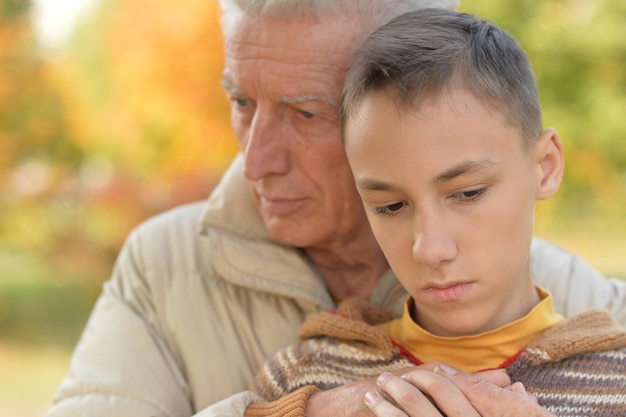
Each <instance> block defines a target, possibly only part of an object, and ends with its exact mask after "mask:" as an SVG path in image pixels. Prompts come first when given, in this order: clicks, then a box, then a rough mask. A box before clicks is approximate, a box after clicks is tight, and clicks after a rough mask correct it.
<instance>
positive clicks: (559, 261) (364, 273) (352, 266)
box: [47, 0, 626, 417]
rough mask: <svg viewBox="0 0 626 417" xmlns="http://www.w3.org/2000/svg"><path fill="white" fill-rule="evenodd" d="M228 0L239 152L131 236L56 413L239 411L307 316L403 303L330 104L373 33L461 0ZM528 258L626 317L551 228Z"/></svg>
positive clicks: (228, 79)
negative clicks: (201, 199)
mask: <svg viewBox="0 0 626 417" xmlns="http://www.w3.org/2000/svg"><path fill="white" fill-rule="evenodd" d="M221 4H222V8H223V21H222V23H223V32H224V37H225V47H226V65H225V69H224V77H223V85H224V88H225V90H226V92H227V94H228V97H229V98H230V100H231V102H232V124H233V128H234V130H235V132H236V135H237V138H238V140H239V143H240V145H241V155H240V156H238V157H237V158H236V159H235V160H234V161H233V163H232V165H231V167H230V168H229V170H228V171H227V172H226V173H225V175H224V177H223V179H222V181H221V183H220V184H219V185H218V187H217V188H216V189H215V190H214V192H213V193H212V195H211V196H210V198H209V200H208V201H207V202H206V203H198V204H192V205H188V206H184V207H180V208H177V209H174V210H172V211H170V212H168V213H165V214H162V215H160V216H157V217H156V218H153V219H150V220H148V221H147V222H145V223H144V224H142V225H141V226H139V227H138V228H137V229H136V230H135V231H134V232H133V233H132V234H131V235H130V236H129V238H128V240H127V242H126V244H125V246H124V248H123V249H122V251H121V253H120V256H119V258H118V261H117V263H116V267H115V270H114V272H113V276H112V278H111V280H110V281H108V282H107V283H106V284H105V286H104V289H103V292H102V295H101V296H100V298H99V300H98V302H97V304H96V306H95V308H94V311H93V313H92V316H91V318H90V320H89V322H88V324H87V327H86V329H85V331H84V333H83V335H82V337H81V340H80V342H79V344H78V346H77V347H76V350H75V352H74V355H73V358H72V361H71V364H70V370H69V373H68V376H67V377H66V378H65V379H64V381H63V382H62V384H61V386H60V388H59V391H58V393H57V396H56V398H55V404H54V406H53V407H52V408H51V409H50V410H49V412H48V414H47V416H48V417H53V416H54V417H56V416H68V415H81V416H122V415H128V416H130V415H132V416H163V417H166V416H167V417H172V416H177V417H189V416H191V415H198V416H213V415H224V414H227V413H229V414H232V415H238V414H243V410H244V409H245V408H246V406H247V405H248V403H250V402H252V401H253V400H254V398H252V396H251V394H250V393H247V392H245V390H246V389H247V388H248V386H249V385H250V383H251V381H252V379H253V377H254V375H255V373H256V371H257V370H258V368H259V367H260V366H261V364H262V363H263V362H264V360H265V358H267V357H268V356H269V355H271V354H272V353H274V352H275V351H276V350H278V349H279V348H280V347H283V346H285V345H287V344H290V343H292V342H294V341H295V340H296V337H297V335H296V332H297V329H298V328H299V326H300V324H301V323H302V322H303V320H304V319H305V318H306V317H308V316H310V315H311V314H313V313H316V312H319V311H320V310H323V309H330V308H333V307H334V306H335V302H336V301H337V300H341V299H344V298H346V297H350V296H358V297H362V298H368V299H369V300H370V301H372V302H373V303H375V304H377V305H379V306H381V307H384V308H387V309H390V310H392V311H394V312H395V313H396V314H399V313H400V311H401V308H402V304H403V301H404V300H405V298H406V293H405V292H404V290H403V289H402V287H401V285H400V284H399V283H398V282H397V281H396V279H395V277H394V276H393V275H392V273H391V272H390V271H389V267H388V264H387V262H386V260H385V258H384V256H383V254H382V252H381V250H380V249H379V247H378V246H377V244H376V242H375V240H374V237H373V235H372V233H371V230H370V228H369V225H368V223H367V220H366V216H365V213H364V211H363V208H362V206H361V203H360V200H359V197H358V194H357V193H356V191H355V188H354V184H353V180H352V176H351V173H350V170H349V167H348V164H347V161H346V156H345V153H344V150H343V147H342V141H341V131H340V127H339V126H340V124H339V120H338V116H337V104H338V101H339V95H340V91H341V88H342V84H343V80H344V75H345V71H346V69H347V67H348V65H349V63H350V59H351V51H352V49H353V47H354V46H355V45H356V44H357V43H358V42H359V41H361V40H362V39H363V38H364V37H365V36H366V35H367V34H368V33H370V32H371V31H372V30H373V29H375V28H376V27H378V26H380V25H381V24H383V23H385V22H386V21H388V20H389V19H390V18H392V17H394V16H396V15H399V14H401V13H403V12H405V11H407V10H411V9H416V8H424V7H446V8H453V7H454V6H455V1H454V0H439V1H436V0H386V1H383V0H320V1H311V0H291V1H285V0H282V1H278V0H274V1H272V0H266V1H261V0H221ZM532 256H533V274H534V279H535V280H536V281H537V282H538V283H539V284H540V285H542V286H544V287H545V288H547V289H548V290H550V291H551V292H552V293H553V294H554V297H555V300H554V301H555V306H556V309H557V310H558V311H559V312H560V313H562V314H564V315H567V316H570V315H572V314H575V313H577V312H579V311H581V310H584V309H587V308H589V307H593V306H596V307H604V308H608V309H610V310H611V311H612V312H613V313H614V315H616V316H617V317H618V318H619V319H620V320H621V321H622V322H626V307H625V305H626V302H625V300H626V284H624V283H622V282H620V281H609V280H605V279H604V278H603V277H601V276H599V275H598V274H597V273H596V272H595V271H594V270H593V269H592V268H590V267H589V266H588V265H587V264H586V263H585V262H584V261H583V260H581V259H579V258H576V257H575V256H572V255H571V254H568V253H566V252H564V251H562V250H560V249H558V248H556V247H554V246H551V245H549V244H547V243H544V242H540V241H535V242H534V244H533V253H532ZM371 387H373V382H372V381H363V383H362V384H361V385H358V384H357V385H356V386H350V387H346V391H345V392H344V395H339V394H337V393H335V394H334V397H332V398H328V397H323V394H324V393H319V395H320V396H319V397H318V401H311V404H312V405H313V406H314V407H313V408H311V409H310V410H309V412H310V415H311V416H313V415H315V414H316V413H325V414H326V415H328V414H329V410H332V414H333V415H348V414H349V413H350V412H352V411H355V408H358V407H359V404H356V403H355V401H362V400H361V399H362V398H363V396H362V395H360V396H357V395H353V393H354V392H355V390H357V391H358V392H363V393H364V392H365V391H366V390H367V389H371ZM466 388H467V389H469V390H471V389H472V386H471V385H470V386H469V387H464V388H463V389H466ZM498 389H499V388H498ZM233 394H235V395H233ZM231 395H232V397H230V398H228V399H227V400H226V402H222V403H220V404H215V405H214V403H216V402H218V401H219V400H221V399H224V398H226V397H229V396H231ZM316 395H317V394H316ZM345 398H348V399H356V400H353V401H343V400H344V399H345ZM337 402H339V404H337ZM224 410H227V411H224ZM356 411H357V412H360V411H362V410H356Z"/></svg>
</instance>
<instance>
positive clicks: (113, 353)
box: [45, 232, 192, 417]
mask: <svg viewBox="0 0 626 417" xmlns="http://www.w3.org/2000/svg"><path fill="white" fill-rule="evenodd" d="M139 239H140V237H139V233H137V232H134V233H133V234H131V235H130V237H129V239H128V240H127V242H126V244H125V246H124V248H123V249H122V251H121V253H120V256H119V258H118V261H117V263H116V267H115V270H114V273H113V276H112V278H111V280H110V281H108V282H107V283H106V284H105V285H104V288H103V292H102V294H101V296H100V298H99V299H98V301H97V303H96V305H95V307H94V309H93V312H92V314H91V317H90V319H89V321H88V323H87V326H86V328H85V330H84V332H83V334H82V336H81V339H80V341H79V343H78V345H77V347H76V349H75V351H74V354H73V356H72V359H71V362H70V369H69V373H68V375H67V376H66V377H65V379H64V380H63V382H62V383H61V386H60V387H59V389H58V392H57V394H56V397H55V403H54V405H53V407H52V408H51V409H50V410H48V412H47V413H46V414H45V417H60V416H63V417H71V416H83V417H84V416H90V417H92V416H93V417H96V416H97V417H105V416H111V417H113V416H154V417H172V416H191V415H192V406H191V404H190V400H189V397H190V396H189V392H188V387H187V385H186V382H185V378H184V377H183V375H182V372H181V366H180V363H178V361H177V358H176V357H175V355H174V353H173V352H172V349H171V348H170V346H168V343H167V341H166V340H164V338H163V337H162V333H161V332H160V331H159V327H158V326H159V325H158V321H157V320H156V319H155V309H154V305H153V301H152V299H151V288H150V285H149V282H148V280H147V279H146V269H145V265H143V263H142V256H141V249H140V248H141V245H140V244H139Z"/></svg>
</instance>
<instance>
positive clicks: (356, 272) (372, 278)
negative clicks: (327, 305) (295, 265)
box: [305, 236, 389, 300]
mask: <svg viewBox="0 0 626 417" xmlns="http://www.w3.org/2000/svg"><path fill="white" fill-rule="evenodd" d="M305 252H306V254H307V255H308V256H309V258H311V260H312V261H313V263H314V264H315V265H316V266H317V269H318V270H319V272H320V273H321V274H322V276H323V278H324V282H325V283H326V288H328V291H329V293H330V295H331V296H332V297H333V298H334V299H336V300H342V299H345V298H349V297H358V298H369V297H370V296H371V295H372V294H373V293H374V289H375V288H376V285H377V284H378V282H379V281H380V279H381V278H382V276H383V275H384V274H385V273H386V272H387V270H388V269H389V264H388V263H387V260H386V259H385V257H384V255H383V253H382V251H381V250H380V248H379V247H378V244H377V243H376V241H375V240H374V237H373V236H372V237H371V238H370V237H369V236H368V237H364V238H362V239H358V240H355V241H352V242H348V243H346V242H343V244H341V245H335V246H333V247H330V248H306V249H305Z"/></svg>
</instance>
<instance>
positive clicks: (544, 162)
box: [535, 128, 564, 200]
mask: <svg viewBox="0 0 626 417" xmlns="http://www.w3.org/2000/svg"><path fill="white" fill-rule="evenodd" d="M535 162H536V164H537V199H539V200H545V199H548V198H550V197H552V196H553V195H554V194H555V193H556V192H557V190H558V189H559V186H560V185H561V181H562V180H563V168H564V159H563V144H562V143H561V139H560V138H559V134H558V133H557V132H556V130H554V129H552V128H548V129H546V130H545V131H544V132H543V133H542V134H541V136H540V137H539V139H538V141H537V143H536V146H535Z"/></svg>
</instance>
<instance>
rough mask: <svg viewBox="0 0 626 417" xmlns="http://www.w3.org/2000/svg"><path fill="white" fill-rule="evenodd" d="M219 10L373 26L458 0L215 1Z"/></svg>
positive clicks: (452, 4) (454, 4) (453, 5)
mask: <svg viewBox="0 0 626 417" xmlns="http://www.w3.org/2000/svg"><path fill="white" fill-rule="evenodd" d="M219 1H220V5H221V7H222V10H224V12H228V11H230V10H232V9H233V8H236V9H239V10H241V11H243V12H244V13H246V14H249V15H253V16H258V17H273V18H279V19H280V18H285V19H288V18H317V17H325V16H332V15H335V14H346V13H347V14H354V15H356V16H359V17H361V18H362V17H365V18H366V21H367V22H368V24H367V26H368V27H369V28H370V29H371V30H373V29H374V28H376V27H378V26H380V25H382V24H383V23H386V22H387V21H388V20H391V19H392V18H394V17H396V16H399V15H401V14H403V13H407V12H410V11H413V10H418V9H425V8H432V7H435V8H444V9H449V10H454V9H455V8H456V7H457V4H458V0H219Z"/></svg>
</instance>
